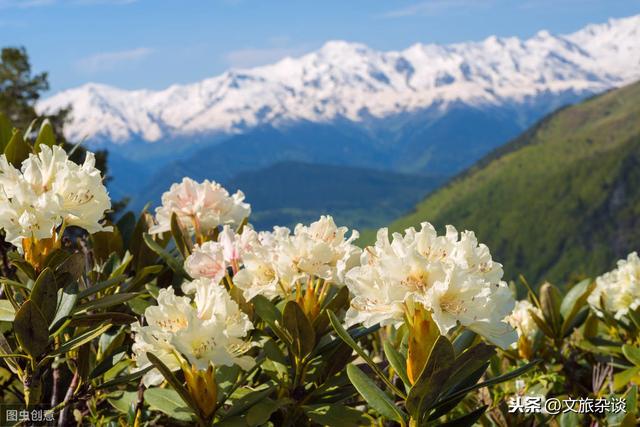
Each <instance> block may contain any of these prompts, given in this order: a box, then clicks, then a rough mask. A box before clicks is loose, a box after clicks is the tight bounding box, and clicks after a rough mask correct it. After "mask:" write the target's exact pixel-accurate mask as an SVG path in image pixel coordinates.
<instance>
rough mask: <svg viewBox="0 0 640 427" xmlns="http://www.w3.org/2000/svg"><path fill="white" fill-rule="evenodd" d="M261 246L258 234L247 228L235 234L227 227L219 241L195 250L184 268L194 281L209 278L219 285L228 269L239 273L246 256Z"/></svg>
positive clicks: (205, 244)
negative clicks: (254, 248)
mask: <svg viewBox="0 0 640 427" xmlns="http://www.w3.org/2000/svg"><path fill="white" fill-rule="evenodd" d="M259 244H260V242H259V237H258V233H256V232H255V231H254V230H253V229H252V228H251V227H250V226H245V227H244V229H243V231H242V233H240V234H238V233H236V232H234V231H233V230H232V229H231V227H229V226H228V225H225V226H224V227H223V229H222V231H221V232H220V235H219V236H218V241H217V242H216V241H208V242H205V243H203V244H201V245H196V246H194V248H193V252H192V253H191V255H189V256H188V257H187V259H186V260H185V262H184V268H185V270H186V272H187V273H189V275H190V276H191V277H193V278H194V279H196V278H200V277H207V278H209V279H211V280H213V281H214V282H216V283H218V282H220V280H222V278H223V277H224V276H225V274H226V272H227V268H231V269H232V270H233V271H234V272H237V271H238V269H239V265H240V264H241V263H242V259H243V257H244V256H245V254H247V253H249V252H250V250H251V249H252V248H253V247H256V246H258V245H259Z"/></svg>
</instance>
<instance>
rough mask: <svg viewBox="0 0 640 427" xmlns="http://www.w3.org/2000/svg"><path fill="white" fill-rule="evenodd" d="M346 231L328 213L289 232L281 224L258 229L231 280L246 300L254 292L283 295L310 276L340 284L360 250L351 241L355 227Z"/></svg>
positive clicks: (355, 263)
mask: <svg viewBox="0 0 640 427" xmlns="http://www.w3.org/2000/svg"><path fill="white" fill-rule="evenodd" d="M347 231H348V230H347V228H346V227H337V226H336V224H335V222H334V221H333V218H332V217H330V216H322V217H320V219H319V220H318V221H316V222H314V223H312V224H311V225H309V226H305V225H302V224H298V225H297V226H296V228H295V230H294V232H293V234H292V233H291V231H290V230H289V229H288V228H284V227H275V228H274V230H273V232H262V233H259V235H258V240H259V244H258V245H257V246H254V247H252V248H251V250H250V251H249V252H248V253H246V254H245V255H244V256H243V257H242V263H243V265H244V268H243V269H241V270H240V271H239V272H238V273H237V274H236V275H235V276H234V279H233V281H234V284H235V285H236V286H238V287H239V288H240V289H242V290H243V292H244V297H245V299H247V300H250V299H251V298H253V297H254V296H256V295H264V296H265V297H267V298H275V297H276V296H282V297H286V296H288V295H290V293H291V292H292V290H293V288H294V286H295V284H296V283H307V282H308V281H309V280H314V279H323V280H325V281H326V282H328V283H332V284H335V285H338V286H343V285H344V275H345V273H346V272H347V271H348V270H349V269H351V268H353V267H354V266H356V265H357V264H358V262H359V257H360V253H361V252H362V251H361V249H360V248H358V247H357V246H355V245H354V244H353V243H352V242H353V241H354V240H355V239H357V238H358V233H357V231H353V232H352V233H351V236H349V237H347Z"/></svg>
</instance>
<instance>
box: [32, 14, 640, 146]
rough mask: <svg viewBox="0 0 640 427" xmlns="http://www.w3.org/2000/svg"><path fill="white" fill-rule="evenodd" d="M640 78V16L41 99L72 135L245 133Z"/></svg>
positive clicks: (494, 103)
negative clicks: (574, 28) (63, 116)
mask: <svg viewBox="0 0 640 427" xmlns="http://www.w3.org/2000/svg"><path fill="white" fill-rule="evenodd" d="M638 78H640V15H637V16H633V17H629V18H624V19H612V20H610V21H609V22H607V23H605V24H598V25H589V26H587V27H585V28H584V29H582V30H580V31H578V32H575V33H573V34H568V35H552V34H550V33H548V32H546V31H541V32H539V33H537V34H536V35H535V36H533V37H531V38H529V39H526V40H521V39H518V38H515V37H509V38H499V37H489V38H487V39H485V40H483V41H480V42H469V43H457V44H452V45H435V44H416V45H413V46H411V47H409V48H408V49H405V50H402V51H389V52H379V51H376V50H373V49H370V48H368V47H367V46H365V45H362V44H358V43H348V42H344V41H331V42H328V43H326V44H325V45H324V46H323V47H322V48H321V49H319V50H317V51H315V52H312V53H309V54H307V55H304V56H301V57H299V58H285V59H283V60H281V61H279V62H277V63H275V64H272V65H268V66H263V67H257V68H251V69H243V70H232V71H228V72H225V73H224V74H222V75H220V76H216V77H213V78H209V79H206V80H203V81H201V82H198V83H194V84H188V85H174V86H171V87H169V88H167V89H165V90H161V91H149V90H136V91H126V90H120V89H117V88H113V87H109V86H105V85H99V84H86V85H84V86H81V87H78V88H75V89H70V90H66V91H64V92H60V93H58V94H56V95H54V96H52V97H50V98H48V99H46V100H44V101H42V102H41V103H39V105H38V109H39V110H40V111H51V110H55V109H58V108H62V107H65V106H67V105H71V106H72V108H73V110H72V111H73V113H72V121H71V123H70V124H69V125H67V126H66V132H67V136H68V138H69V139H71V140H81V139H83V138H88V139H89V140H90V141H91V140H93V141H103V142H106V141H109V142H115V143H120V144H122V143H126V142H127V141H130V140H134V139H135V140H143V141H147V142H155V141H161V140H168V139H175V138H184V137H190V136H193V135H201V134H227V135H229V134H239V133H244V132H246V131H248V130H250V129H252V128H256V127H259V126H260V125H264V124H268V125H270V126H275V127H279V126H284V125H288V124H291V123H296V122H311V123H320V124H325V123H331V122H332V121H335V120H336V119H346V120H348V121H350V122H354V123H358V122H361V121H365V120H370V119H372V118H373V119H376V118H384V117H387V116H392V115H398V114H403V113H411V112H413V111H418V110H424V109H427V108H437V109H439V110H441V111H445V110H447V108H448V106H451V105H460V104H464V105H469V106H472V107H477V108H485V107H486V108H494V107H500V106H501V105H506V104H509V105H513V104H519V103H527V102H531V101H532V100H535V99H536V97H541V96H544V97H546V98H549V96H553V95H555V94H558V95H560V94H566V93H573V94H577V95H580V94H582V95H586V94H590V93H597V92H601V91H603V90H606V89H609V88H611V87H615V86H620V85H623V84H626V83H629V82H631V81H633V80H636V79H638Z"/></svg>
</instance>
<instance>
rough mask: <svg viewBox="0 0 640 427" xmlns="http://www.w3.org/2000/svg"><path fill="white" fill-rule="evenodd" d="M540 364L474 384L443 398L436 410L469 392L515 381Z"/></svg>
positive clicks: (530, 365) (530, 364)
mask: <svg viewBox="0 0 640 427" xmlns="http://www.w3.org/2000/svg"><path fill="white" fill-rule="evenodd" d="M540 362H542V360H541V359H536V360H533V361H531V362H529V363H527V364H526V365H524V366H522V367H520V368H518V369H515V370H513V371H511V372H508V373H506V374H504V375H499V376H497V377H494V378H491V379H489V380H487V381H483V382H481V383H478V384H474V385H472V386H469V387H466V388H463V389H462V390H460V391H457V392H455V393H452V394H450V395H447V396H446V398H443V399H441V400H440V401H438V403H437V404H436V405H435V408H437V407H440V406H442V405H446V404H447V403H450V401H452V400H455V399H457V398H459V397H460V396H464V395H466V394H467V393H469V392H471V391H473V390H477V389H479V388H482V387H489V386H492V385H494V384H500V383H502V382H505V381H509V380H512V379H514V378H517V377H519V376H520V375H522V374H524V373H526V372H528V371H529V370H531V369H533V367H534V366H536V365H537V364H539V363H540Z"/></svg>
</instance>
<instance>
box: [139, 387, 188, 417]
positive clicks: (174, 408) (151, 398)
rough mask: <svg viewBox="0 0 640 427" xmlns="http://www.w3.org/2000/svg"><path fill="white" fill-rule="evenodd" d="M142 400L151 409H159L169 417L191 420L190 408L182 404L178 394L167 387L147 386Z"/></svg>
mask: <svg viewBox="0 0 640 427" xmlns="http://www.w3.org/2000/svg"><path fill="white" fill-rule="evenodd" d="M144 400H145V402H147V404H148V405H149V407H151V409H155V410H157V411H160V412H162V413H164V414H166V415H168V416H169V417H171V418H174V419H176V420H180V421H192V420H193V413H192V411H191V409H189V408H188V407H186V406H184V402H183V401H182V399H181V398H180V395H179V394H178V393H177V392H176V391H175V390H171V389H168V388H159V387H154V388H149V389H147V390H145V391H144Z"/></svg>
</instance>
